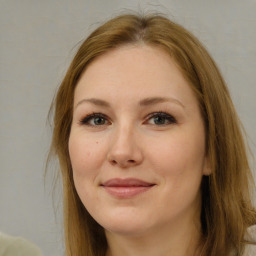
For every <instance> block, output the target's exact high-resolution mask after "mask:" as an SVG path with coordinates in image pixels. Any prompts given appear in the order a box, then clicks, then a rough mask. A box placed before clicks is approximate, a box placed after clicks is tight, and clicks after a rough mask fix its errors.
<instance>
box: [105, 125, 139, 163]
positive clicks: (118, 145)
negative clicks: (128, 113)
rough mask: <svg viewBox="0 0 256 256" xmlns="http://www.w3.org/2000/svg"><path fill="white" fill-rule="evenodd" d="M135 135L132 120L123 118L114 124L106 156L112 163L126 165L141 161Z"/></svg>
mask: <svg viewBox="0 0 256 256" xmlns="http://www.w3.org/2000/svg"><path fill="white" fill-rule="evenodd" d="M136 137H137V129H136V127H135V125H133V124H132V122H127V121H126V120H124V121H123V122H120V123H119V125H117V126H116V129H114V131H113V136H112V141H111V147H110V149H109V156H108V158H109V160H110V161H111V163H112V164H118V165H120V166H128V165H135V164H138V163H140V162H141V160H142V152H141V149H140V147H139V146H138V141H136Z"/></svg>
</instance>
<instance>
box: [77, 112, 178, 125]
mask: <svg viewBox="0 0 256 256" xmlns="http://www.w3.org/2000/svg"><path fill="white" fill-rule="evenodd" d="M97 117H98V118H102V119H103V120H105V121H107V122H108V123H111V122H110V121H108V117H107V116H106V115H104V114H102V113H92V114H89V115H87V116H86V117H84V118H83V119H82V120H80V122H79V123H80V124H81V125H87V126H91V127H97V126H98V127H99V126H103V125H106V124H105V123H104V124H99V125H96V124H94V125H92V124H89V122H90V121H91V120H93V119H94V118H97ZM154 117H161V118H164V119H165V120H167V121H168V123H167V124H165V123H164V124H159V125H157V124H151V125H156V126H165V125H170V124H176V123H177V120H176V119H175V118H174V117H173V116H172V115H170V114H167V113H166V112H164V111H157V112H154V113H151V114H149V115H148V117H147V119H146V122H148V121H149V120H150V119H151V118H154Z"/></svg>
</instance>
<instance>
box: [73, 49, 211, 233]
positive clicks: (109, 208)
mask: <svg viewBox="0 0 256 256" xmlns="http://www.w3.org/2000/svg"><path fill="white" fill-rule="evenodd" d="M69 153H70V158H71V163H72V168H73V177H74V182H75V187H76V190H77V193H78V195H79V197H80V198H81V201H82V203H83V204H84V206H85V208H86V209H87V210H88V212H89V213H90V214H91V215H92V217H93V218H94V219H95V220H96V221H97V222H98V223H99V224H100V225H101V226H103V227H104V228H105V229H106V230H108V231H111V232H115V233H118V234H131V235H133V234H143V233H147V232H155V231H156V230H158V229H159V228H160V229H161V228H164V227H171V226H173V225H177V223H183V224H185V225H186V224H188V223H191V222H192V221H194V219H195V218H198V219H199V216H200V207H201V205H200V203H201V200H200V196H201V195H200V184H201V179H202V175H204V174H208V169H207V163H206V162H207V161H206V157H205V130H204V124H203V120H202V117H201V115H200V110H199V107H198V103H197V100H196V97H195V96H194V94H193V92H192V89H191V88H190V86H189V84H188V82H187V81H186V80H185V79H184V78H183V76H182V74H181V72H180V71H179V69H178V67H177V65H176V63H175V62H174V60H173V59H171V57H169V56H168V55H167V54H166V53H165V52H163V50H161V49H158V48H156V47H149V46H145V45H144V46H143V45H141V46H125V47H121V48H118V49H115V50H112V51H110V52H108V53H106V54H105V55H102V56H100V57H98V58H97V59H96V60H94V61H93V62H92V63H91V64H90V65H89V66H88V67H87V69H86V71H85V72H84V73H83V75H82V77H81V79H80V81H79V82H78V84H77V88H76V90H75V96H74V113H73V122H72V127H71V133H70V138H69Z"/></svg>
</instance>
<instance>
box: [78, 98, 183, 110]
mask: <svg viewBox="0 0 256 256" xmlns="http://www.w3.org/2000/svg"><path fill="white" fill-rule="evenodd" d="M164 102H173V103H176V104H178V105H180V106H181V107H182V108H185V106H184V105H183V104H182V103H181V102H180V101H179V100H177V99H175V98H167V97H150V98H145V99H143V100H141V101H140V102H139V105H140V106H150V105H155V104H159V103H164ZM83 103H91V104H93V105H96V106H101V107H107V108H110V104H109V103H108V102H107V101H105V100H101V99H96V98H90V99H82V100H80V101H79V102H78V103H77V104H76V106H75V108H77V107H78V106H79V105H81V104H83Z"/></svg>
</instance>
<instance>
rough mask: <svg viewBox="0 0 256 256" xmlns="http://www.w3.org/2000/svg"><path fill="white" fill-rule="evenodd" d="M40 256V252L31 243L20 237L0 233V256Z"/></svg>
mask: <svg viewBox="0 0 256 256" xmlns="http://www.w3.org/2000/svg"><path fill="white" fill-rule="evenodd" d="M13 255H20V256H41V255H42V254H41V251H40V250H39V248H38V247H36V246H35V245H34V244H33V243H31V242H29V241H28V240H26V239H24V238H21V237H12V236H9V235H6V234H3V233H0V256H13Z"/></svg>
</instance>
